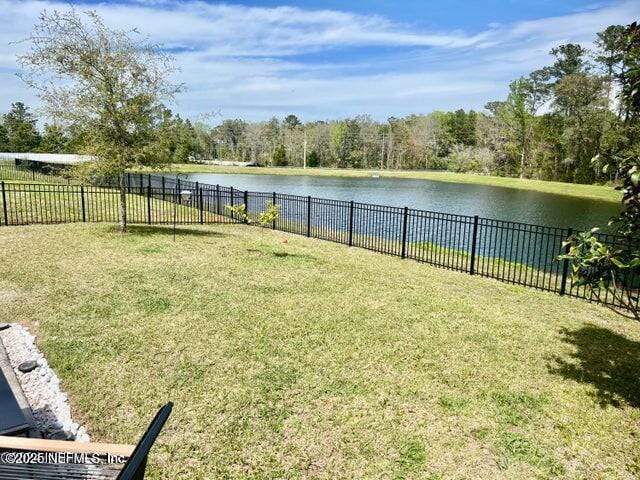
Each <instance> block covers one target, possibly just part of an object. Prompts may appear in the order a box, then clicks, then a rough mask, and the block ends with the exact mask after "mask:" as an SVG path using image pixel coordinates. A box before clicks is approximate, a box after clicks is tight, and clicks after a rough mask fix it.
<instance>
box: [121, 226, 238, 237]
mask: <svg viewBox="0 0 640 480" xmlns="http://www.w3.org/2000/svg"><path fill="white" fill-rule="evenodd" d="M112 230H113V231H114V232H119V231H120V227H118V226H114V227H113V229H112ZM127 233H129V234H131V235H139V236H142V237H147V236H150V235H166V236H173V226H171V225H168V226H166V225H128V226H127ZM176 236H193V237H224V236H226V234H224V233H220V232H214V231H211V230H200V229H191V228H189V227H177V228H176Z"/></svg>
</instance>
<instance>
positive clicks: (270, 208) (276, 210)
mask: <svg viewBox="0 0 640 480" xmlns="http://www.w3.org/2000/svg"><path fill="white" fill-rule="evenodd" d="M278 218H280V205H276V204H275V203H273V202H272V201H268V202H267V209H266V210H265V211H264V212H260V215H258V220H259V222H260V225H262V226H263V227H266V226H268V225H269V224H271V223H273V222H275V221H276V220H277V219H278Z"/></svg>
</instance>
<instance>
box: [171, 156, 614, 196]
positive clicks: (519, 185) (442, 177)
mask: <svg viewBox="0 0 640 480" xmlns="http://www.w3.org/2000/svg"><path fill="white" fill-rule="evenodd" d="M167 171H170V172H176V173H216V174H245V175H293V176H295V175H308V176H323V177H372V176H373V175H374V174H375V175H379V176H380V177H381V178H384V177H386V178H410V179H418V180H433V181H437V182H449V183H468V184H477V185H490V186H495V187H506V188H516V189H520V190H530V191H537V192H545V193H553V194H558V195H565V196H571V197H578V198H589V199H593V200H601V201H605V202H615V203H618V202H620V200H621V199H622V193H621V192H620V191H618V190H615V189H614V188H613V187H609V186H605V185H583V184H578V183H564V182H548V181H544V180H529V179H521V178H512V177H496V176H491V175H476V174H470V173H455V172H448V171H441V170H376V169H367V170H364V169H363V170H360V169H346V168H345V169H338V168H306V169H304V168H300V167H232V166H220V165H201V164H193V163H185V164H174V165H171V166H170V167H168V168H167Z"/></svg>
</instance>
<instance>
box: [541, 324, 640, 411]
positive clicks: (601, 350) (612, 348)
mask: <svg viewBox="0 0 640 480" xmlns="http://www.w3.org/2000/svg"><path fill="white" fill-rule="evenodd" d="M561 333H562V335H563V337H564V341H565V342H567V343H569V344H571V345H573V346H575V347H576V351H575V353H573V354H571V356H570V358H568V359H567V358H560V357H557V358H556V364H555V365H554V366H552V367H550V371H551V372H552V373H554V374H557V375H562V376H563V377H565V378H568V379H571V380H575V381H576V382H580V383H588V384H591V385H593V386H594V387H595V388H596V389H597V391H596V398H597V399H598V401H599V402H600V405H601V406H606V405H612V406H615V407H621V406H622V402H623V401H624V402H626V403H628V404H629V405H631V406H633V407H636V408H638V407H640V382H639V381H638V366H639V365H640V342H635V341H633V340H629V339H628V338H626V337H624V336H622V335H619V334H617V333H614V332H612V331H611V330H608V329H606V328H600V327H596V326H595V325H587V326H585V327H582V328H580V329H578V330H573V331H569V330H566V329H564V330H562V332H561Z"/></svg>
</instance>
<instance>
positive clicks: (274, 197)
mask: <svg viewBox="0 0 640 480" xmlns="http://www.w3.org/2000/svg"><path fill="white" fill-rule="evenodd" d="M272 203H273V205H274V207H275V205H276V192H273V201H272ZM273 229H274V230H275V229H276V219H275V218H274V219H273Z"/></svg>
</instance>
